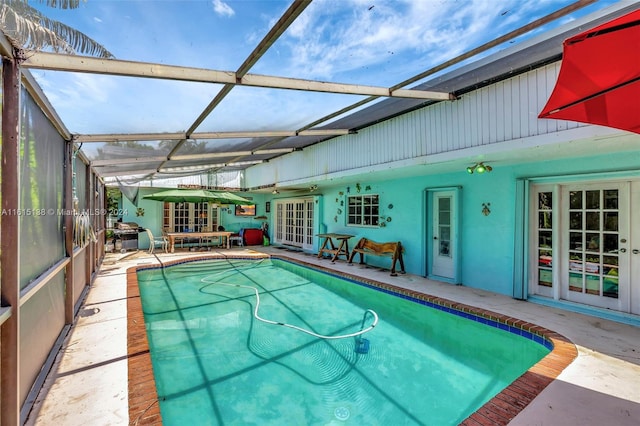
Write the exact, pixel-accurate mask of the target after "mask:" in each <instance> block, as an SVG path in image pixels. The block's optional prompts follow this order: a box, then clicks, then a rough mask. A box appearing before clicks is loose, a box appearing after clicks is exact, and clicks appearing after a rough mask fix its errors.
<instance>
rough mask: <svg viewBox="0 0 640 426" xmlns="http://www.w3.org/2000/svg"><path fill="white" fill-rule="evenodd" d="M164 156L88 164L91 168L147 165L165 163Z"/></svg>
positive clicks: (97, 161) (113, 159)
mask: <svg viewBox="0 0 640 426" xmlns="http://www.w3.org/2000/svg"><path fill="white" fill-rule="evenodd" d="M166 159H167V157H166V156H164V155H163V156H159V157H133V158H112V159H110V160H93V161H91V162H90V163H89V164H90V165H91V166H92V167H104V166H114V165H116V164H134V163H149V162H151V161H165V160H166Z"/></svg>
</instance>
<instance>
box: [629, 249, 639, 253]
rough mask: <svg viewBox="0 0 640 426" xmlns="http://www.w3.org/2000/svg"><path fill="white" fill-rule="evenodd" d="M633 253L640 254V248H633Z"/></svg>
mask: <svg viewBox="0 0 640 426" xmlns="http://www.w3.org/2000/svg"><path fill="white" fill-rule="evenodd" d="M631 253H633V254H638V253H640V250H638V249H633V250H631Z"/></svg>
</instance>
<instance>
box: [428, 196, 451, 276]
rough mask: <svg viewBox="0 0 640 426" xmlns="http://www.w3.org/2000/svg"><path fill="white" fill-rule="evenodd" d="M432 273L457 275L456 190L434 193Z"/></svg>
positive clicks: (435, 274) (436, 274)
mask: <svg viewBox="0 0 640 426" xmlns="http://www.w3.org/2000/svg"><path fill="white" fill-rule="evenodd" d="M432 209H433V210H432V218H433V219H432V227H433V228H432V243H431V246H432V247H431V253H432V258H431V275H434V276H437V277H442V278H447V279H454V278H455V276H456V266H455V254H456V251H457V250H458V247H456V234H457V231H458V230H457V229H456V218H455V214H456V197H455V192H454V191H438V192H434V193H433V202H432Z"/></svg>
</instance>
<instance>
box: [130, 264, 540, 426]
mask: <svg viewBox="0 0 640 426" xmlns="http://www.w3.org/2000/svg"><path fill="white" fill-rule="evenodd" d="M203 279H204V281H203ZM138 282H139V286H140V294H141V298H142V306H143V310H144V315H145V323H146V326H147V334H148V337H149V346H150V350H151V359H152V363H153V370H154V376H155V379H156V386H157V390H158V396H159V400H160V411H161V414H162V419H163V423H164V425H253V424H255V425H261V426H262V425H279V426H280V425H393V426H396V425H455V424H458V423H459V422H460V421H462V420H464V419H465V418H466V417H467V416H468V415H470V414H471V413H473V412H474V411H476V410H477V409H478V408H479V407H480V406H482V405H483V404H484V403H485V402H486V401H488V400H489V399H491V398H492V397H493V396H494V395H495V394H497V393H498V392H500V390H502V389H503V388H504V387H506V386H507V385H508V384H510V383H511V382H512V381H513V380H515V379H516V378H517V377H518V376H520V375H521V374H522V373H523V372H524V371H526V370H527V369H528V368H529V367H531V366H532V365H533V364H535V363H536V362H537V361H539V360H540V359H541V358H542V357H544V356H545V355H546V354H547V353H549V348H548V347H546V346H545V344H543V343H544V342H535V341H533V340H531V339H528V338H524V337H522V336H518V335H516V334H514V333H511V332H509V331H507V330H503V329H499V328H497V327H491V326H487V325H484V324H481V323H479V322H477V321H472V320H469V319H467V318H463V317H461V316H458V315H453V314H451V313H447V312H443V311H441V310H437V309H434V308H431V307H427V306H424V302H421V303H418V302H416V301H415V300H409V298H406V297H397V296H394V295H390V294H386V293H385V292H383V291H380V290H377V289H373V288H370V287H368V286H366V285H359V284H357V283H355V282H351V281H348V280H343V279H340V278H338V277H335V276H332V275H330V274H326V273H323V272H320V271H316V270H312V269H308V268H304V267H301V266H299V265H295V264H292V263H289V262H286V261H282V260H262V261H251V260H238V259H236V260H232V259H229V260H215V261H200V262H190V263H184V264H180V265H175V266H170V267H167V268H164V269H147V270H143V271H139V272H138ZM236 284H237V285H241V286H243V287H236V286H235V285H236ZM248 287H255V288H257V289H258V291H259V298H260V299H259V300H260V305H259V310H258V312H257V316H259V317H261V318H264V319H267V320H271V321H275V322H280V323H283V324H289V325H292V326H294V327H299V328H300V329H303V330H307V331H310V332H312V333H316V334H320V335H326V336H335V335H346V334H351V333H354V332H358V331H360V330H361V329H362V328H366V327H367V326H369V325H371V324H372V322H373V317H372V315H368V316H367V317H365V311H366V310H367V309H371V310H373V311H375V312H376V313H377V315H378V316H379V322H378V323H377V325H376V326H375V328H373V329H372V330H371V331H369V332H367V333H365V334H363V335H362V336H360V337H359V338H364V339H366V345H365V344H364V343H365V342H364V341H362V340H361V341H357V339H358V338H357V337H349V338H343V339H324V338H318V337H315V336H313V335H311V334H308V333H306V332H302V331H300V330H298V329H294V328H289V327H287V326H281V325H274V324H269V323H265V322H263V321H260V320H258V319H257V318H256V316H254V314H256V312H255V308H256V303H257V298H256V295H255V294H254V291H253V290H252V289H251V288H248ZM546 345H547V346H548V344H546ZM365 346H366V347H365Z"/></svg>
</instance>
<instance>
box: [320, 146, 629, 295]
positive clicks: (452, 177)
mask: <svg viewBox="0 0 640 426" xmlns="http://www.w3.org/2000/svg"><path fill="white" fill-rule="evenodd" d="M489 163H491V162H489ZM491 165H492V166H493V171H492V172H491V173H485V174H482V175H478V174H473V175H469V174H467V173H466V171H465V170H460V171H456V172H453V173H446V174H439V175H429V176H417V177H411V178H401V179H387V180H385V181H382V182H375V181H372V182H367V181H365V180H363V181H358V182H353V183H350V184H344V185H340V186H336V187H331V188H323V190H322V203H321V205H322V207H323V209H322V215H321V217H320V220H321V221H322V224H324V225H325V226H326V232H336V233H346V234H353V235H355V238H352V239H351V240H350V247H352V246H353V245H355V243H356V242H357V241H358V239H359V238H361V237H367V238H370V239H372V240H375V241H379V242H384V241H402V243H403V245H404V247H405V254H404V260H405V266H406V270H407V272H408V273H412V274H417V275H424V274H425V273H426V261H427V250H428V249H429V248H430V247H429V245H430V244H429V243H430V242H429V241H427V237H426V236H427V229H428V228H427V227H428V225H427V223H426V196H425V190H426V189H428V188H439V187H455V186H459V187H461V188H462V189H461V193H460V197H461V199H460V200H459V202H460V209H459V212H460V214H461V217H460V230H459V231H460V233H461V235H460V239H461V247H460V260H461V284H463V285H465V286H469V287H475V288H482V289H485V290H488V291H493V292H497V293H501V294H506V295H511V294H512V291H513V267H514V245H515V238H516V236H515V223H516V216H515V215H516V207H517V206H516V204H515V203H516V201H515V200H516V180H517V179H518V178H535V179H540V180H545V179H548V180H554V181H557V182H568V181H586V180H594V179H596V174H597V175H598V176H597V178H598V179H606V178H611V177H616V178H618V177H620V176H623V177H627V178H633V177H635V178H637V177H638V176H640V169H639V166H640V150H639V151H633V152H625V153H617V154H604V155H599V156H593V157H585V158H573V159H566V158H565V159H558V160H551V161H543V162H534V163H526V164H520V165H511V166H506V165H500V163H492V164H491ZM356 183H359V184H360V187H361V192H360V193H361V194H367V193H369V194H378V195H379V196H380V214H381V215H382V216H391V218H392V221H391V222H388V223H387V226H385V227H384V228H369V227H350V226H346V219H345V217H346V195H347V194H348V193H347V188H349V191H350V192H349V193H351V194H356V193H357V190H356ZM367 186H370V189H366V188H367ZM340 192H342V193H343V195H340ZM336 200H337V201H336ZM340 201H343V205H340ZM483 203H490V206H489V207H490V210H491V213H490V214H489V215H488V216H485V215H484V214H482V208H483ZM389 204H393V208H392V209H390V208H389ZM338 209H341V210H342V213H341V214H338ZM367 263H368V264H370V265H377V266H383V267H387V268H388V267H389V265H390V259H389V258H382V257H380V258H378V257H374V256H369V257H368V259H367Z"/></svg>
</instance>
